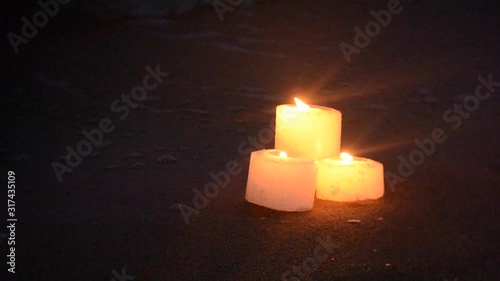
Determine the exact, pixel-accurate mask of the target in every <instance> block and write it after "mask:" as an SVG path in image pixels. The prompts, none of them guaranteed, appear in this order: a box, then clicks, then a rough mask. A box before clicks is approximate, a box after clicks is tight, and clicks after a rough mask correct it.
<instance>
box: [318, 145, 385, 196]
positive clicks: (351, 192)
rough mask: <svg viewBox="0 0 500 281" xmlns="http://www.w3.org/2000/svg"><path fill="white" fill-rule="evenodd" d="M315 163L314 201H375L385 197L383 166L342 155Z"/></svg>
mask: <svg viewBox="0 0 500 281" xmlns="http://www.w3.org/2000/svg"><path fill="white" fill-rule="evenodd" d="M341 156H342V157H337V158H327V159H323V160H320V161H317V162H316V167H317V171H318V175H317V182H316V197H317V198H318V199H323V200H331V201H341V202H345V201H357V200H366V199H378V198H380V197H382V196H383V195H384V166H383V165H382V164H381V163H379V162H376V161H373V160H370V159H367V158H361V157H352V156H350V155H348V154H344V153H342V154H341Z"/></svg>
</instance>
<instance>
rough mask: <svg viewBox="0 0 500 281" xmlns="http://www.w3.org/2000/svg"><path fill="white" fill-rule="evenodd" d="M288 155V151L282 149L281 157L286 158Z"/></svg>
mask: <svg viewBox="0 0 500 281" xmlns="http://www.w3.org/2000/svg"><path fill="white" fill-rule="evenodd" d="M287 156H288V155H287V154H286V152H284V151H281V152H280V157H283V158H285V157H287Z"/></svg>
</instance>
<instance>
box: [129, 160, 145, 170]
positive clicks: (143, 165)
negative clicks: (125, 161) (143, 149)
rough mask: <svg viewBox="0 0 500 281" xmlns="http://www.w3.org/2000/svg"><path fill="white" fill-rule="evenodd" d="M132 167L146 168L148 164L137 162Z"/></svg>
mask: <svg viewBox="0 0 500 281" xmlns="http://www.w3.org/2000/svg"><path fill="white" fill-rule="evenodd" d="M129 168H130V169H143V168H146V164H144V163H141V162H137V163H134V164H132V165H130V166H129Z"/></svg>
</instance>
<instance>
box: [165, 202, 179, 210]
mask: <svg viewBox="0 0 500 281" xmlns="http://www.w3.org/2000/svg"><path fill="white" fill-rule="evenodd" d="M168 208H169V209H170V210H180V209H182V204H180V203H175V204H172V205H170V206H169V207H168Z"/></svg>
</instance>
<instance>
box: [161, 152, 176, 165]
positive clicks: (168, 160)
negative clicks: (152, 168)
mask: <svg viewBox="0 0 500 281" xmlns="http://www.w3.org/2000/svg"><path fill="white" fill-rule="evenodd" d="M177 161H178V160H177V158H175V157H173V156H172V155H169V154H164V155H162V156H160V157H158V158H156V162H160V163H175V162H177Z"/></svg>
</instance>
